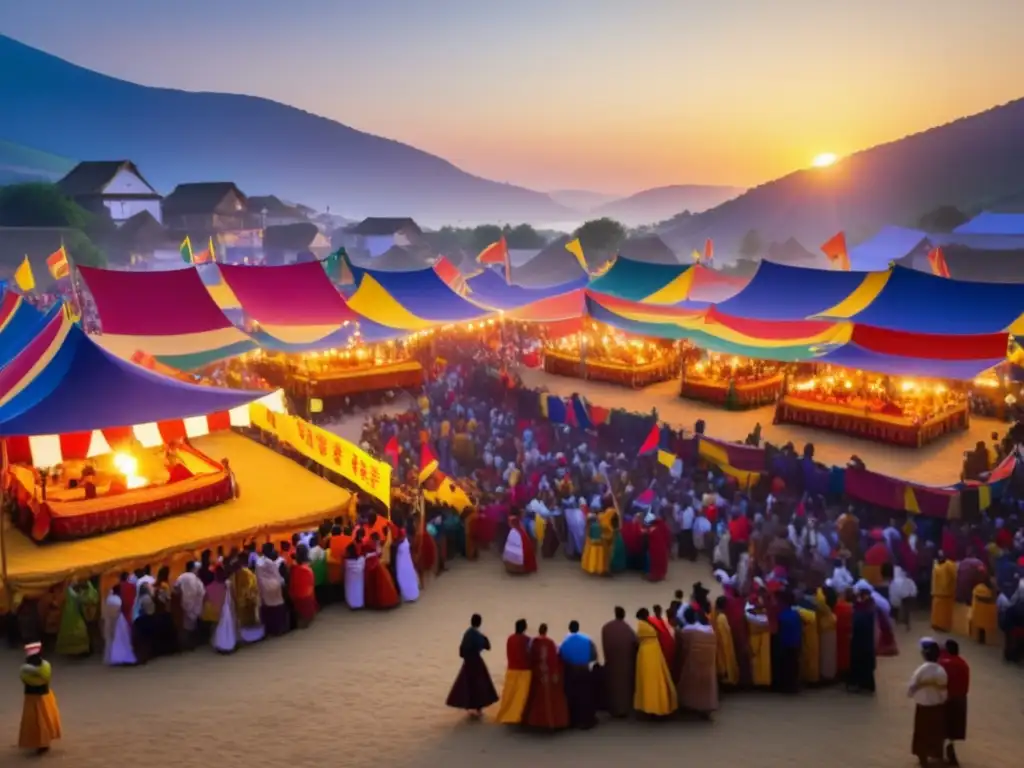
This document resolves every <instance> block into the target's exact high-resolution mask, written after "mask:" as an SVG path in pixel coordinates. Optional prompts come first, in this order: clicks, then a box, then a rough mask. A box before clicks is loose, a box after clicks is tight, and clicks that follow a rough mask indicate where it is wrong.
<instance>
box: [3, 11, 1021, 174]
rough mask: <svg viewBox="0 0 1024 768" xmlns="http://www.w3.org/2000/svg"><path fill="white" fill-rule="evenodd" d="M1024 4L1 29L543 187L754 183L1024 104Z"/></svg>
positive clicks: (315, 17) (144, 14) (268, 18)
mask: <svg viewBox="0 0 1024 768" xmlns="http://www.w3.org/2000/svg"><path fill="white" fill-rule="evenodd" d="M1021 13H1022V11H1021V5H1020V1H1019V0H971V1H970V2H967V0H898V1H897V2H893V1H892V0H859V1H858V2H856V3H844V2H840V1H839V0H715V2H708V1H707V0H491V1H490V2H480V1H479V0H429V2H428V1H427V0H289V2H281V1H280V0H276V1H273V2H271V1H269V0H174V2H154V1H151V0H73V1H72V0H31V1H30V0H0V34H5V35H8V36H10V37H13V38H16V39H18V40H20V41H22V42H24V43H27V44H29V45H32V46H35V47H38V48H41V49H43V50H45V51H48V52H50V53H53V54H56V55H59V56H61V57H62V58H65V59H68V60H70V61H72V62H74V63H76V64H80V65H83V66H86V67H89V68H90V69H95V70H97V71H100V72H103V73H105V74H109V75H114V76H116V77H120V78H123V79H126V80H132V81H134V82H138V83H142V84H145V85H159V86H166V87H174V88H183V89H186V90H202V91H226V92H233V93H245V94H251V95H256V96H264V97H267V98H270V99H274V100H276V101H280V102H284V103H286V104H291V105H293V106H296V107H299V108H301V109H304V110H307V111H309V112H314V113H317V114H320V115H324V116H326V117H329V118H331V119H334V120H337V121H339V122H342V123H345V124H347V125H350V126H352V127H354V128H357V129H359V130H363V131H366V132H368V133H373V134H377V135H380V136H386V137H388V138H392V139H396V140H399V141H403V142H406V143H408V144H412V145H413V146H416V147H419V148H420V149H423V150H426V151H428V152H432V153H434V154H437V155H440V156H442V157H444V158H446V159H447V160H450V161H452V162H453V163H455V164H456V165H458V166H459V167H461V168H463V169H465V170H467V171H470V172H472V173H475V174H478V175H480V176H484V177H487V178H491V179H495V180H497V181H506V182H509V183H514V184H520V185H523V186H527V187H531V188H534V189H541V190H555V189H587V190H594V191H599V192H604V193H608V194H629V193H632V192H636V191H639V190H642V189H646V188H650V187H655V186H662V185H668V184H729V185H739V186H752V185H755V184H759V183H762V182H764V181H768V180H770V179H773V178H777V177H779V176H782V175H785V174H786V173H789V172H791V171H794V170H797V169H799V168H802V167H806V166H807V165H809V164H810V163H811V161H812V159H813V158H814V157H815V156H816V155H818V154H821V153H827V152H834V153H837V154H839V155H846V154H850V153H852V152H855V151H857V150H860V149H865V148H867V147H870V146H874V145H876V144H879V143H884V142H887V141H892V140H894V139H898V138H900V137H902V136H905V135H907V134H910V133H915V132H918V131H920V130H924V129H926V128H929V127H932V126H934V125H939V124H942V123H945V122H948V121H950V120H953V119H956V118H957V117H961V116H963V115H967V114H973V113H976V112H980V111H983V110H985V109H987V108H989V107H992V106H995V105H997V104H1001V103H1005V102H1007V101H1011V100H1013V99H1016V98H1020V97H1022V96H1024V80H1022V79H1021V77H1020V73H1022V72H1024V46H1021V45H1020V43H1019V30H1020V24H1021V20H1022V19H1021Z"/></svg>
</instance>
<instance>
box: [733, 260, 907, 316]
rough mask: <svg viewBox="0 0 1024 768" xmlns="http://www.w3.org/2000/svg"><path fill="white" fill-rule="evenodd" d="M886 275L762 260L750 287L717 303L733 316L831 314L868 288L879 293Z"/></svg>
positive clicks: (748, 285) (873, 293)
mask: <svg viewBox="0 0 1024 768" xmlns="http://www.w3.org/2000/svg"><path fill="white" fill-rule="evenodd" d="M880 275H881V276H880ZM886 275H887V273H878V272H845V271H840V270H827V269H807V268H805V267H790V266H786V265H783V264H776V263H774V262H771V261H762V262H761V263H760V264H758V267H757V272H755V273H754V276H753V277H752V278H751V279H750V282H748V283H747V285H746V287H745V288H743V289H742V290H741V291H739V293H737V294H736V295H735V296H732V297H731V298H728V299H726V300H725V301H723V302H721V303H720V304H718V305H717V306H718V309H719V310H721V311H722V312H723V313H724V314H726V315H731V316H733V317H746V318H753V319H758V320H804V319H806V318H808V317H814V316H816V315H826V314H828V312H829V310H831V309H833V308H835V307H836V305H841V304H842V303H843V302H844V301H845V300H846V299H847V298H848V297H850V296H851V295H854V294H856V293H859V292H861V291H863V290H865V289H868V290H869V292H871V295H875V294H877V290H874V286H875V284H876V283H877V282H879V281H884V277H885V276H886Z"/></svg>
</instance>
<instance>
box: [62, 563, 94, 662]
mask: <svg viewBox="0 0 1024 768" xmlns="http://www.w3.org/2000/svg"><path fill="white" fill-rule="evenodd" d="M95 595H96V589H95V588H94V587H93V586H92V583H90V582H85V583H84V584H79V583H78V582H76V581H72V582H71V583H70V584H68V588H67V590H66V591H65V593H64V607H63V608H62V609H61V613H60V629H59V630H58V631H57V653H59V654H60V655H61V656H88V655H89V652H90V651H91V648H90V643H89V626H88V624H86V621H85V607H84V604H85V602H86V601H87V600H90V599H95Z"/></svg>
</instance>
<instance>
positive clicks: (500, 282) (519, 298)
mask: <svg viewBox="0 0 1024 768" xmlns="http://www.w3.org/2000/svg"><path fill="white" fill-rule="evenodd" d="M466 284H467V285H468V286H469V295H470V298H472V299H473V301H475V302H477V303H478V304H483V305H484V306H486V307H491V308H492V309H500V310H512V309H519V308H520V307H525V306H527V305H529V304H533V303H534V302H537V301H540V300H541V299H548V298H551V297H552V296H561V295H563V294H566V293H571V292H572V291H575V290H578V289H580V288H583V287H585V286H586V285H587V278H585V277H581V278H579V279H577V280H573V281H571V282H568V283H561V284H559V285H551V286H547V287H545V288H524V287H522V286H521V285H509V284H508V283H506V282H505V278H504V277H502V276H501V275H500V274H498V273H497V272H494V271H492V270H489V269H485V270H484V271H483V272H481V273H480V274H479V275H476V276H475V277H471V278H470V279H469V280H468V281H467V282H466Z"/></svg>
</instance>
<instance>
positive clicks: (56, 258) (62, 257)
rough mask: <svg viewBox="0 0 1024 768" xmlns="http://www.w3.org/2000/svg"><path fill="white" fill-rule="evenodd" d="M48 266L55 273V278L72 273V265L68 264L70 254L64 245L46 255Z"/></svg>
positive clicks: (52, 273) (51, 272)
mask: <svg viewBox="0 0 1024 768" xmlns="http://www.w3.org/2000/svg"><path fill="white" fill-rule="evenodd" d="M46 266H47V267H48V268H49V270H50V274H51V275H53V279H54V280H60V279H61V278H64V277H68V276H69V275H70V274H71V266H70V265H69V264H68V254H67V251H65V250H64V246H63V245H62V246H61V247H60V248H58V249H57V250H56V251H54V252H53V253H51V254H50V255H49V256H47V257H46Z"/></svg>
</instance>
